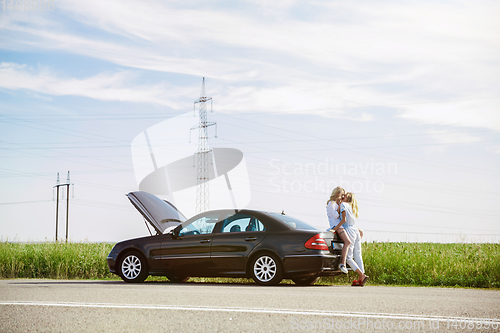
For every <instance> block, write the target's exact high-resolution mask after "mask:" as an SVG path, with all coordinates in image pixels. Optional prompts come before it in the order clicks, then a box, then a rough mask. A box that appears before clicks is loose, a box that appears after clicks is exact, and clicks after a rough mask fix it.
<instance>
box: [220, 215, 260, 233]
mask: <svg viewBox="0 0 500 333" xmlns="http://www.w3.org/2000/svg"><path fill="white" fill-rule="evenodd" d="M264 230H266V228H265V227H264V225H263V224H262V222H260V221H259V220H257V219H256V218H255V217H252V216H250V215H244V214H235V215H233V216H230V217H228V218H226V219H225V220H224V225H223V227H222V232H223V233H224V232H245V231H264Z"/></svg>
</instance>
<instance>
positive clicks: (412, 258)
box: [0, 242, 500, 288]
mask: <svg viewBox="0 0 500 333" xmlns="http://www.w3.org/2000/svg"><path fill="white" fill-rule="evenodd" d="M112 247H113V244H106V243H67V244H66V243H52V242H50V243H49V242H47V243H9V242H2V243H0V278H51V279H117V278H118V277H117V276H116V275H114V274H110V273H109V272H108V268H107V264H106V257H107V255H108V253H109V252H110V251H111V248H112ZM363 259H364V263H365V269H366V274H367V275H369V276H370V284H376V285H406V286H449V287H455V286H456V287H473V288H500V244H435V243H375V242H374V243H364V244H363ZM355 278H357V275H356V274H355V273H352V272H351V273H349V275H348V276H345V275H342V276H339V277H333V278H332V277H329V278H322V279H321V280H320V281H319V282H318V284H324V285H330V284H348V283H350V281H352V280H353V279H355ZM149 280H151V281H163V280H165V278H162V277H149ZM190 282H194V283H204V282H205V283H207V282H210V283H230V282H232V283H253V282H252V280H250V279H228V278H192V279H191V280H190ZM283 283H291V282H290V281H288V280H285V281H283Z"/></svg>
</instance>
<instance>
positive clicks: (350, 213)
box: [326, 186, 369, 287]
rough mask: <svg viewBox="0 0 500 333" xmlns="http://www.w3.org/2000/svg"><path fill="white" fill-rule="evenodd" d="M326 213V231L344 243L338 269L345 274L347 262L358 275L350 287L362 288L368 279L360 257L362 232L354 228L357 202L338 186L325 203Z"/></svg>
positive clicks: (352, 195)
mask: <svg viewBox="0 0 500 333" xmlns="http://www.w3.org/2000/svg"><path fill="white" fill-rule="evenodd" d="M326 213H327V215H328V221H329V222H330V228H328V230H329V231H331V232H333V233H335V232H336V233H337V234H338V235H339V236H340V238H341V239H342V240H343V241H344V247H343V248H342V260H341V263H340V265H339V268H340V270H341V271H342V273H345V274H347V268H346V262H347V263H348V264H349V266H350V267H351V268H352V269H353V270H354V271H355V272H356V273H358V280H354V281H353V283H352V286H361V287H363V286H364V285H365V283H366V282H367V281H368V278H369V277H368V276H367V275H365V268H364V265H363V257H362V256H361V238H362V236H363V232H362V231H361V232H360V230H359V229H358V228H356V226H355V225H356V218H357V217H358V202H357V201H356V197H355V196H354V193H350V192H347V193H346V192H345V190H344V189H343V188H342V187H340V186H337V187H336V188H334V189H333V191H332V194H331V195H330V199H329V200H328V201H327V203H326Z"/></svg>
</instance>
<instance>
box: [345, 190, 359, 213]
mask: <svg viewBox="0 0 500 333" xmlns="http://www.w3.org/2000/svg"><path fill="white" fill-rule="evenodd" d="M345 200H346V202H347V203H348V204H350V205H351V208H352V213H353V214H354V216H356V217H358V201H357V200H356V196H355V195H354V193H351V192H347V193H346V194H345Z"/></svg>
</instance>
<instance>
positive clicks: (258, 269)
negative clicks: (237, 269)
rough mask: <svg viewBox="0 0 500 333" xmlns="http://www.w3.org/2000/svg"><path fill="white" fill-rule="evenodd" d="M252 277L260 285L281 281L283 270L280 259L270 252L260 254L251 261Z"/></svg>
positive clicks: (273, 284)
mask: <svg viewBox="0 0 500 333" xmlns="http://www.w3.org/2000/svg"><path fill="white" fill-rule="evenodd" d="M251 270H252V278H253V279H254V281H255V283H257V284H259V285H262V286H275V285H278V284H279V283H280V282H281V279H282V274H283V270H282V268H281V263H280V261H279V260H278V259H277V258H276V256H274V255H272V254H261V255H258V256H257V257H255V259H254V260H253V261H252V266H251Z"/></svg>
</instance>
